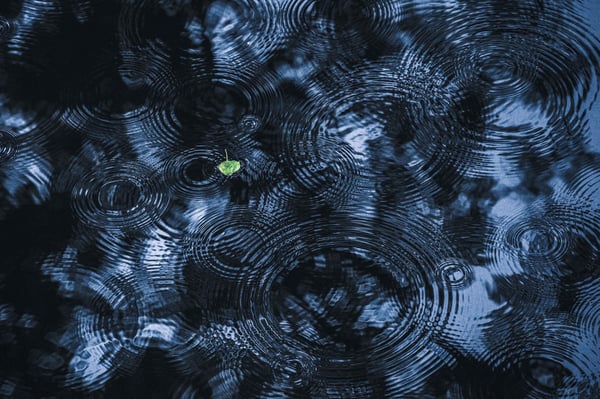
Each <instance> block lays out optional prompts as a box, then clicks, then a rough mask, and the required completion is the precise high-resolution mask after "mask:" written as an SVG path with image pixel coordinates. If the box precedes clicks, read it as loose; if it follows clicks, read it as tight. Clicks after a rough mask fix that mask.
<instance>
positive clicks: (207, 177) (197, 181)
mask: <svg viewBox="0 0 600 399" xmlns="http://www.w3.org/2000/svg"><path fill="white" fill-rule="evenodd" d="M235 155H236V154H235V153H231V154H229V156H230V157H231V159H235ZM223 158H224V155H222V154H219V153H217V151H215V150H214V149H211V148H207V147H200V146H199V147H195V148H191V149H188V150H186V151H183V152H180V153H176V154H174V155H173V156H171V157H170V158H169V159H167V161H166V162H165V163H164V165H163V167H162V168H161V170H162V171H163V173H164V179H165V184H167V185H168V186H169V187H172V190H173V192H174V193H175V194H176V195H180V196H182V197H183V198H187V199H198V198H201V197H202V195H211V194H216V193H219V192H220V191H221V190H222V183H223V182H224V181H225V179H226V177H225V176H224V175H223V174H222V173H220V172H219V171H218V169H217V165H218V164H219V163H221V162H222V161H223Z"/></svg>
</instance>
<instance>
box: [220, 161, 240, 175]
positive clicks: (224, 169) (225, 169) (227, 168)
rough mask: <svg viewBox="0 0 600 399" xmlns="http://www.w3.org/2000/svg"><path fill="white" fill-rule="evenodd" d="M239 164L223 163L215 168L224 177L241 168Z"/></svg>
mask: <svg viewBox="0 0 600 399" xmlns="http://www.w3.org/2000/svg"><path fill="white" fill-rule="evenodd" d="M241 166H242V165H241V164H240V162H239V161H229V160H228V161H223V162H221V163H220V164H219V166H217V168H219V171H220V172H221V173H223V174H224V175H225V176H231V175H232V174H234V173H235V172H237V171H238V170H240V168H241Z"/></svg>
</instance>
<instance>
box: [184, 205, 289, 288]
mask: <svg viewBox="0 0 600 399" xmlns="http://www.w3.org/2000/svg"><path fill="white" fill-rule="evenodd" d="M288 220H289V216H288V215H287V214H286V213H284V212H275V213H267V212H264V211H261V210H253V209H248V208H245V207H243V206H234V207H231V208H229V209H227V210H226V212H223V211H222V210H215V211H213V212H209V213H207V214H205V215H204V217H203V218H202V220H200V221H199V222H198V223H196V224H194V225H193V226H192V227H191V229H190V232H189V233H188V234H187V236H186V238H185V240H184V244H183V245H184V251H185V253H186V254H187V257H188V259H189V260H190V261H191V262H192V267H194V268H198V269H199V270H206V271H209V272H211V273H213V274H215V275H217V276H220V277H222V278H225V279H228V280H231V281H239V280H241V279H244V278H248V276H249V275H254V273H260V272H261V271H262V270H264V268H265V267H268V265H270V261H271V260H270V258H269V253H270V252H271V251H273V252H278V251H281V248H284V247H285V246H286V245H290V239H291V238H292V237H293V236H294V232H295V231H296V228H294V227H291V226H290V225H289V224H288Z"/></svg>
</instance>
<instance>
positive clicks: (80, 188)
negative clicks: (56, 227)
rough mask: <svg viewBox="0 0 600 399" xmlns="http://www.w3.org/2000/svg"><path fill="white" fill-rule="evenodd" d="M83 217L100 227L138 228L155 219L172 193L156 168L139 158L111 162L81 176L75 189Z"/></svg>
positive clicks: (76, 205)
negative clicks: (141, 161) (162, 181)
mask: <svg viewBox="0 0 600 399" xmlns="http://www.w3.org/2000/svg"><path fill="white" fill-rule="evenodd" d="M71 195H72V201H73V202H72V207H73V210H74V211H75V213H76V215H77V216H78V217H79V218H80V220H81V221H82V222H84V223H86V224H89V225H91V226H94V227H98V228H108V229H137V228H141V227H144V226H146V225H148V224H150V223H152V222H154V221H156V220H157V219H158V218H159V217H160V216H161V215H162V213H163V212H164V211H165V210H166V209H167V206H168V201H169V195H168V192H167V191H166V190H165V188H164V187H163V186H162V185H161V183H160V179H158V178H157V176H156V175H155V173H154V171H153V170H152V169H151V168H149V167H148V166H146V165H144V164H141V163H136V162H122V163H120V162H118V163H112V164H109V165H106V166H103V167H101V168H97V169H95V170H93V171H92V172H91V173H89V174H88V175H85V176H82V178H81V180H80V181H79V182H78V183H76V184H75V187H73V190H72V194H71Z"/></svg>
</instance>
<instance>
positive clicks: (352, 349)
mask: <svg viewBox="0 0 600 399" xmlns="http://www.w3.org/2000/svg"><path fill="white" fill-rule="evenodd" d="M389 227H390V226H385V225H384V229H385V228H389ZM321 233H324V232H319V231H315V235H314V236H311V240H310V242H306V243H304V244H303V245H296V246H294V247H292V248H291V250H290V249H288V250H287V251H286V250H283V251H282V253H280V254H279V255H278V256H277V257H276V259H274V260H273V261H272V262H271V264H272V265H274V266H275V268H274V269H272V270H269V269H264V270H263V272H262V274H261V275H256V276H248V278H247V279H245V280H244V282H245V283H244V284H243V285H242V287H241V288H242V296H241V297H240V311H241V314H242V315H243V316H242V317H245V318H248V319H249V321H248V323H246V324H244V325H243V326H244V328H245V329H248V331H246V332H245V333H244V334H245V335H247V336H248V340H249V342H252V343H253V346H254V348H255V350H256V351H258V353H269V352H271V351H273V350H277V348H278V347H281V346H282V345H285V346H286V347H289V348H292V349H293V350H294V351H299V352H300V353H307V354H310V355H311V356H314V357H315V358H316V359H317V360H316V362H317V363H316V367H317V369H318V373H316V374H315V375H314V376H312V377H311V379H313V380H314V383H316V384H317V385H318V381H320V382H321V383H323V385H324V386H327V385H328V384H331V383H333V381H334V380H335V378H337V377H336V375H338V374H337V373H338V372H339V370H338V369H337V368H338V367H339V365H342V364H343V367H344V375H345V376H346V377H345V378H348V379H347V380H344V381H345V382H346V383H348V384H355V383H358V384H360V383H361V381H362V380H361V379H360V378H359V379H358V380H352V378H355V377H357V376H359V375H361V371H360V370H362V369H363V368H364V367H368V365H372V366H374V367H375V365H377V366H376V367H383V368H384V369H385V370H387V372H386V373H387V374H389V375H390V378H394V380H395V381H396V380H398V381H399V379H403V378H404V380H403V381H404V383H403V384H400V385H399V386H396V387H394V389H395V392H398V393H402V392H404V393H406V392H410V391H411V389H414V387H413V384H417V382H416V381H418V380H422V379H423V378H426V376H427V375H429V374H430V373H433V372H435V370H437V369H438V368H439V367H442V365H443V364H444V362H446V361H448V359H447V357H448V355H447V354H441V352H439V349H437V348H435V345H434V344H433V340H434V337H435V336H437V335H438V334H439V332H440V331H441V330H442V329H443V326H444V323H445V322H446V321H447V319H448V314H447V312H449V308H450V307H451V306H452V304H450V303H447V301H448V300H449V299H451V294H450V293H449V291H448V290H449V289H450V288H449V285H448V284H438V282H437V277H436V266H435V263H436V260H435V258H436V257H439V256H442V257H449V256H448V254H449V253H450V251H449V250H448V249H447V248H446V249H444V248H443V246H439V245H436V244H433V243H431V245H430V246H427V245H423V246H421V244H423V242H421V243H420V244H419V245H417V246H413V244H412V243H411V242H410V240H409V238H408V237H406V238H405V239H406V240H407V241H404V239H400V240H399V241H395V242H392V241H388V240H387V239H386V238H376V237H372V236H368V235H365V234H364V233H360V232H356V231H355V232H353V233H352V234H349V236H346V234H348V233H349V232H344V231H338V232H335V233H332V234H329V235H327V234H321ZM388 238H389V237H388ZM313 240H314V241H313ZM434 248H439V249H437V250H436V249H434ZM437 251H439V252H437ZM442 352H443V351H442ZM416 353H427V354H428V355H427V356H429V357H430V360H429V363H428V365H427V366H426V367H425V366H423V367H415V365H414V364H411V360H410V359H411V358H412V356H414V355H415V354H416ZM294 369H297V368H294Z"/></svg>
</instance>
